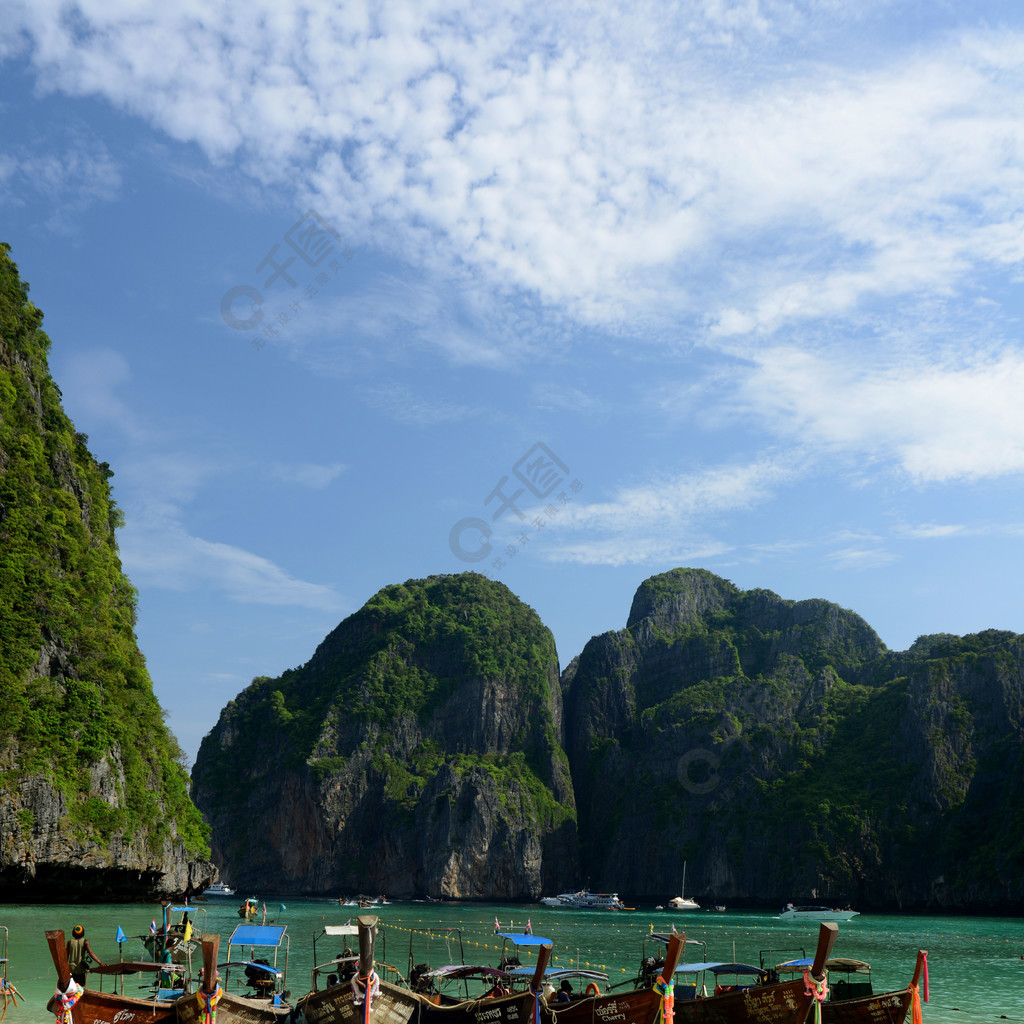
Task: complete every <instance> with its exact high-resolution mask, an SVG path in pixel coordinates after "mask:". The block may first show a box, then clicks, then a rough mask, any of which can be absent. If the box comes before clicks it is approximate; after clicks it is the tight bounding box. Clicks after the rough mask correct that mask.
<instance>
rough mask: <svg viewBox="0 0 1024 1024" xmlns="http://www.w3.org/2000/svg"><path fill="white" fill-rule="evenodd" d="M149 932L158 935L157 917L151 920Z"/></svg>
mask: <svg viewBox="0 0 1024 1024" xmlns="http://www.w3.org/2000/svg"><path fill="white" fill-rule="evenodd" d="M149 934H150V935H156V920H155V919H154V920H152V921H150V922H149Z"/></svg>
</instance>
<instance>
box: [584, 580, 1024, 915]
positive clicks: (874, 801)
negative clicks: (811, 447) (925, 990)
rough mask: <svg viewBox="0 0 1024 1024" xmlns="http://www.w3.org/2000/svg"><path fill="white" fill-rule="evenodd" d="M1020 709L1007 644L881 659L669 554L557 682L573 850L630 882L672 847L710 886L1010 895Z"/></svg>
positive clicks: (991, 634) (1022, 821)
mask: <svg viewBox="0 0 1024 1024" xmlns="http://www.w3.org/2000/svg"><path fill="white" fill-rule="evenodd" d="M1022 717H1024V637H1018V636H1016V635H1015V634H1013V633H1009V632H1006V631H999V630H986V631H984V632H982V633H978V634H975V635H972V636H965V637H957V636H951V635H948V634H936V635H933V636H925V637H920V638H919V639H918V641H917V642H916V643H915V644H914V645H913V646H912V647H911V649H910V650H909V651H906V652H899V653H898V652H891V651H887V650H886V648H885V645H884V644H883V643H882V642H881V640H880V639H879V637H878V636H877V634H875V632H874V631H873V630H872V629H871V628H870V626H868V624H867V623H866V622H864V620H863V619H861V618H860V616H858V615H856V614H855V613H853V612H851V611H848V610H846V609H843V608H840V607H839V606H837V605H834V604H831V603H829V602H827V601H823V600H817V599H815V600H805V601H788V600H784V599H782V598H780V597H779V596H778V595H776V594H774V593H772V592H771V591H768V590H750V591H741V590H739V589H738V588H736V587H735V586H734V585H733V584H731V583H730V582H728V581H727V580H723V579H721V578H720V577H717V576H715V575H714V574H713V573H710V572H708V571H707V570H702V569H686V568H681V569H674V570H672V571H670V572H667V573H663V574H660V575H658V576H655V577H652V578H651V579H649V580H646V581H644V583H642V584H641V585H640V587H639V588H638V590H637V592H636V596H635V597H634V600H633V606H632V609H631V612H630V617H629V621H628V623H627V627H626V628H625V629H623V630H619V631H617V632H609V633H606V634H603V635H602V636H599V637H595V638H594V639H593V640H591V641H590V643H589V644H588V645H587V647H586V648H585V650H584V651H583V653H582V654H581V655H580V658H579V662H578V664H577V665H576V666H574V669H573V672H572V675H571V680H570V684H569V686H568V688H567V699H566V720H567V722H568V723H569V728H568V729H567V738H568V749H569V756H570V762H571V765H572V772H573V784H574V787H575V792H576V800H577V806H578V808H579V823H580V833H581V846H582V849H583V854H584V865H585V867H586V869H587V871H588V872H589V873H592V874H594V875H597V876H599V877H607V875H608V873H609V872H615V874H614V876H613V877H614V879H615V884H616V885H617V886H618V887H620V888H622V889H626V890H634V891H638V892H642V891H645V887H646V886H648V885H649V882H648V878H647V876H646V875H644V874H643V873H642V871H643V869H642V868H636V869H634V868H633V865H634V864H636V865H640V864H645V863H646V864H649V863H650V861H651V860H657V861H658V862H659V863H657V864H656V865H655V869H654V872H655V874H659V875H660V874H662V873H663V872H665V871H666V870H668V871H669V872H671V871H672V869H673V867H674V864H675V863H676V862H678V861H679V860H681V859H684V858H687V859H689V860H690V864H691V867H692V868H694V869H695V874H694V877H695V878H696V879H697V880H698V883H699V880H700V878H701V877H702V874H706V875H712V874H713V875H715V876H716V877H718V878H719V879H725V878H728V879H731V880H732V882H731V884H732V889H731V891H730V889H724V890H719V891H718V892H717V893H716V894H715V895H716V897H717V898H719V899H731V898H733V896H734V895H735V894H736V893H737V892H740V893H743V892H751V893H752V894H754V895H757V896H761V897H764V896H766V895H769V894H774V895H775V896H776V898H791V897H792V896H793V895H796V894H798V893H800V892H802V893H804V894H805V895H809V894H810V893H811V891H812V889H813V890H817V891H819V892H830V893H832V894H833V895H835V894H845V896H846V898H851V899H865V898H866V899H867V900H870V901H872V903H874V905H878V904H879V903H880V902H882V901H883V900H893V901H895V900H900V901H904V902H906V903H908V904H909V903H912V902H913V903H916V904H917V905H918V906H921V905H929V904H930V901H932V900H935V901H938V900H940V899H941V900H942V901H948V902H947V905H948V904H949V903H953V904H960V905H964V904H966V903H968V902H971V901H976V902H977V903H978V904H980V903H982V902H987V903H988V904H989V905H994V904H996V903H998V902H999V900H998V896H997V894H998V893H1000V892H1003V891H1007V892H1009V891H1011V890H1012V891H1014V892H1015V893H1016V894H1017V895H1016V897H1015V898H1017V899H1022V898H1024V892H1022V890H1021V888H1020V885H1019V882H1018V881H1016V880H1015V878H1014V873H1013V870H1012V867H1011V865H1012V864H1014V863H1019V860H1020V857H1021V856H1022V855H1024V813H1022V812H1021V810H1020V808H1021V806H1022V805H1021V803H1020V794H1021V787H1022V785H1024V744H1022V739H1021V737H1022V735H1024V733H1022V728H1021V727H1022ZM623 792H626V793H628V794H630V798H629V802H628V806H624V805H623V802H622V799H621V794H622V793H623ZM627 812H628V813H627ZM650 834H657V835H658V836H659V846H658V850H657V852H656V853H653V854H652V853H651V852H650V851H649V850H647V849H645V848H643V846H642V844H639V843H638V841H637V836H644V835H650ZM648 871H649V869H648ZM939 887H942V888H941V891H940V888H939ZM787 890H788V891H787Z"/></svg>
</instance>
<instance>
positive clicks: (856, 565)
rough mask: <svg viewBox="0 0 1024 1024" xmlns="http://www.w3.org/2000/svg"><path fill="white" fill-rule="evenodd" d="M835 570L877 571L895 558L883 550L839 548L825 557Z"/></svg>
mask: <svg viewBox="0 0 1024 1024" xmlns="http://www.w3.org/2000/svg"><path fill="white" fill-rule="evenodd" d="M826 557H827V560H828V562H830V563H831V564H832V565H833V566H835V567H836V568H837V569H858V570H860V569H879V568H881V567H882V566H883V565H889V563H890V562H894V561H896V558H897V556H896V555H894V554H893V553H892V552H890V551H886V550H885V548H841V549H840V550H838V551H833V552H831V553H830V554H828V555H827V556H826Z"/></svg>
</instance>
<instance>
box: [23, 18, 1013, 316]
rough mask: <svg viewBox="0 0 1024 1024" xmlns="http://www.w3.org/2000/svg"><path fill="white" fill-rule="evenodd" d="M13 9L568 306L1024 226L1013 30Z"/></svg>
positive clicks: (277, 179)
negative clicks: (906, 39)
mask: <svg viewBox="0 0 1024 1024" xmlns="http://www.w3.org/2000/svg"><path fill="white" fill-rule="evenodd" d="M872 11H873V9H872V8H871V7H870V6H869V5H865V9H864V12H862V16H864V17H871V16H872ZM12 15H13V17H12V25H11V29H10V31H11V32H12V36H13V37H18V33H21V36H20V38H23V39H25V40H27V41H28V42H27V44H26V50H27V53H28V57H29V59H30V60H31V62H32V64H33V66H34V67H35V69H36V71H37V73H38V83H39V86H40V88H49V89H61V90H64V91H66V92H68V93H71V94H75V95H99V96H103V97H105V98H106V99H108V100H109V101H110V102H112V103H114V104H115V105H117V106H118V107H120V108H122V109H125V110H128V111H131V112H133V113H136V114H138V115H140V116H142V117H144V118H145V119H146V120H148V121H150V122H151V123H153V124H154V125H156V126H158V127H159V128H160V129H161V130H162V131H164V132H166V133H168V134H169V135H171V136H172V137H173V138H175V139H179V140H182V141H190V142H195V143H197V144H198V145H199V146H201V147H202V148H203V149H204V150H205V151H206V153H207V154H208V155H209V156H210V158H211V159H212V160H214V161H220V162H224V161H229V162H230V161H234V162H237V163H238V164H239V165H240V166H242V167H243V168H245V169H246V170H247V171H248V173H249V174H250V175H252V176H254V177H256V178H258V179H260V180H264V181H268V182H269V181H273V182H274V183H278V184H280V183H286V184H288V185H289V186H290V187H293V188H294V189H295V190H296V192H297V193H298V194H301V195H303V196H304V197H315V198H316V200H317V202H318V203H320V204H321V205H322V207H323V208H324V209H325V211H326V212H327V213H329V215H330V216H331V217H332V218H333V219H334V220H335V221H336V222H337V223H339V225H340V226H341V227H342V228H343V230H345V231H346V232H353V233H355V234H356V235H357V236H358V237H361V238H368V237H372V238H373V239H374V242H375V244H377V245H378V246H380V247H381V248H382V249H384V250H387V251H390V252H391V253H392V254H393V255H395V256H397V257H398V258H400V259H402V260H404V261H406V262H407V263H409V264H412V265H414V266H426V267H435V268H441V269H443V270H444V271H445V272H446V273H451V272H453V271H454V270H455V269H457V268H460V267H461V268H466V269H468V270H469V271H470V273H471V274H472V276H473V278H474V279H475V280H476V281H478V282H480V283H484V284H486V286H487V287H488V288H489V289H491V290H492V291H493V293H494V294H495V295H496V296H500V295H510V294H515V293H521V294H523V295H527V296H532V297H536V298H538V299H539V300H540V301H542V302H543V303H547V304H551V305H558V306H561V307H564V308H566V309H568V310H570V311H571V312H572V315H573V316H574V317H575V318H576V319H577V320H578V321H579V322H582V323H592V324H604V325H617V326H621V325H623V324H626V323H631V324H634V325H636V324H637V323H638V322H639V323H641V324H642V323H644V322H647V321H652V322H657V321H658V320H659V319H660V320H661V321H662V323H661V326H662V327H664V326H665V324H666V323H669V322H671V321H672V320H673V319H674V318H678V317H679V316H684V317H686V316H689V317H693V318H695V319H694V326H693V330H702V329H704V328H705V327H706V328H707V329H710V330H712V331H713V332H717V333H718V334H719V335H722V336H734V335H736V334H737V333H750V332H761V333H763V332H773V331H777V330H778V329H780V327H782V326H784V325H786V324H787V323H792V322H799V321H801V320H807V319H815V318H821V317H834V316H839V315H843V314H845V313H849V312H850V311H851V310H853V309H856V308H857V307H859V306H860V305H862V304H863V303H865V302H867V301H870V300H872V299H876V298H890V299H891V298H892V297H894V296H900V295H916V294H919V293H921V292H923V291H932V290H936V289H938V290H948V289H951V288H955V287H957V285H958V284H959V283H961V282H963V281H964V280H965V279H967V278H970V277H971V276H972V274H974V273H975V272H976V268H977V266H978V265H979V264H980V265H990V266H993V267H996V268H999V267H1017V266H1019V264H1020V262H1021V257H1022V255H1024V242H1022V241H1021V239H1022V238H1024V231H1022V230H1021V228H1022V227H1024V220H1022V215H1021V214H1020V212H1019V210H1020V198H1021V182H1022V178H1024V176H1022V174H1021V170H1022V163H1024V161H1022V154H1024V149H1022V141H1024V125H1022V122H1021V119H1020V117H1019V109H1020V92H1021V83H1020V80H1019V73H1018V68H1019V66H1020V57H1021V54H1022V52H1024V35H1022V34H1020V33H1018V32H1014V31H1010V30H1006V31H1003V32H1000V33H999V34H996V33H985V32H980V31H964V30H960V31H959V32H950V33H949V35H948V36H947V37H945V40H943V41H932V43H931V46H930V47H928V48H924V47H921V48H919V49H918V50H917V51H910V50H907V49H903V50H901V49H898V48H893V49H891V50H889V51H887V52H880V53H877V54H873V55H872V58H873V59H872V60H871V61H870V63H869V62H868V61H866V60H865V59H864V58H863V57H860V58H854V57H848V58H846V60H845V61H844V60H843V59H841V57H840V54H841V52H842V51H841V49H840V47H839V46H837V45H834V48H833V50H832V52H833V53H834V54H835V55H836V56H835V59H834V61H833V63H832V64H831V65H829V64H827V63H826V64H823V63H822V62H821V60H820V59H818V60H815V61H813V62H812V61H810V60H806V59H802V51H801V46H800V44H799V39H800V38H801V34H806V35H807V36H809V37H813V38H814V39H815V40H816V41H817V42H818V43H819V44H820V43H822V42H823V41H824V42H825V43H826V44H828V43H831V44H835V43H836V42H837V41H838V39H839V38H840V37H841V33H842V32H843V30H844V27H845V24H844V21H843V18H845V17H847V15H843V17H840V16H838V15H837V14H835V13H832V14H830V13H829V9H828V8H827V7H825V8H822V7H820V6H819V5H816V4H801V3H785V4H784V3H765V4H754V3H713V4H712V3H695V2H694V3H684V4H682V5H679V6H678V7H677V8H675V9H674V10H672V11H669V10H668V9H665V10H662V9H660V8H659V6H658V5H653V4H641V5H639V6H637V7H634V6H630V7H629V8H628V9H627V8H617V7H608V8H607V9H605V10H603V11H602V12H600V13H598V14H589V15H588V16H587V17H586V18H584V16H583V11H582V8H580V9H576V8H573V7H566V8H565V9H562V8H551V7H549V6H541V5H539V4H531V3H518V4H510V5H505V6H503V7H502V8H501V9H493V10H492V9H489V8H481V7H480V5H470V4H468V3H462V4H431V3H426V4H413V3H409V2H407V0H396V2H390V3H384V4H381V5H376V6H375V7H374V8H372V9H370V8H366V7H364V6H362V5H360V4H357V3H349V4H334V3H326V2H324V3H316V2H306V3H300V4H294V5H289V6H288V7H286V8H282V7H280V6H279V5H277V4H274V3H270V2H269V0H265V2H263V3H256V4H252V3H248V2H247V3H245V4H242V3H241V2H240V0H234V2H226V3H224V4H218V5H216V7H214V8H209V9H208V8H204V9H203V10H202V12H200V11H199V9H198V8H195V7H193V6H192V5H190V4H175V5H169V4H158V3H156V2H155V0H151V2H149V3H144V4H133V5H130V6H127V7H126V6H124V5H111V4H98V3H94V2H79V3H77V4H68V3H66V2H65V0H33V2H32V3H31V4H29V3H27V2H24V3H16V4H14V5H13V9H12ZM13 46H14V44H13V43H11V42H8V46H7V48H8V50H10V49H12V48H13ZM755 55H756V59H755ZM858 60H859V63H858ZM744 61H749V62H748V63H744ZM709 266H713V267H714V268H715V270H714V274H713V275H712V274H711V273H709V271H708V267H709ZM702 325H703V326H702Z"/></svg>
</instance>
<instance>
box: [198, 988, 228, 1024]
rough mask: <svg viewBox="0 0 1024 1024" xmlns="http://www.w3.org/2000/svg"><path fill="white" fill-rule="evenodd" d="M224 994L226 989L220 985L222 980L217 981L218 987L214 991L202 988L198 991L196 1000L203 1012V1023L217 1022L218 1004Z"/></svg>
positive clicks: (200, 1010)
mask: <svg viewBox="0 0 1024 1024" xmlns="http://www.w3.org/2000/svg"><path fill="white" fill-rule="evenodd" d="M222 995H224V989H222V988H221V987H220V982H219V981H218V982H217V987H216V988H215V989H214V990H213V991H212V992H204V991H203V990H202V989H200V990H199V991H198V992H197V993H196V1000H197V1001H198V1003H199V1012H200V1013H201V1014H202V1021H203V1024H216V1021H217V1004H218V1003H219V1002H220V997H221V996H222Z"/></svg>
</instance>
